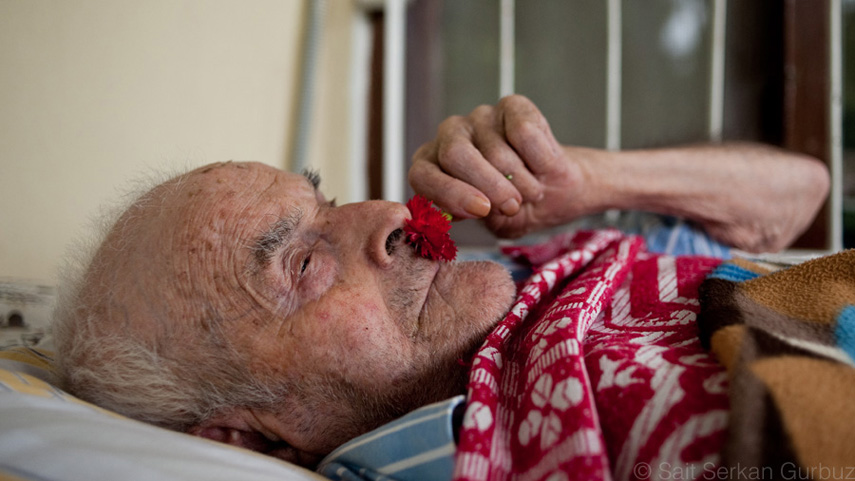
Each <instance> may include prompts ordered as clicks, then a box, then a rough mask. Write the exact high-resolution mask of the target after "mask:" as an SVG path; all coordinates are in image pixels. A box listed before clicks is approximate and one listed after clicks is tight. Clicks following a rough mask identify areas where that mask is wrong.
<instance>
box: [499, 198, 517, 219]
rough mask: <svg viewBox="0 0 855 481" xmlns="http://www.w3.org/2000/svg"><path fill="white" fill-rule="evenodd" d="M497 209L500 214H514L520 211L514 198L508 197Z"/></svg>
mask: <svg viewBox="0 0 855 481" xmlns="http://www.w3.org/2000/svg"><path fill="white" fill-rule="evenodd" d="M499 210H500V211H502V214H505V215H514V214H516V213H517V212H519V211H520V203H519V202H517V200H516V199H508V200H506V201H505V203H504V204H502V206H501V207H499Z"/></svg>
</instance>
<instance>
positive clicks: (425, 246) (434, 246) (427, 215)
mask: <svg viewBox="0 0 855 481" xmlns="http://www.w3.org/2000/svg"><path fill="white" fill-rule="evenodd" d="M407 208H408V209H410V213H411V214H412V217H413V218H412V219H408V220H407V221H406V222H405V223H404V235H405V237H406V240H407V243H408V244H410V245H411V246H413V247H414V248H415V249H416V252H417V253H418V254H419V255H420V256H422V257H424V258H427V259H431V260H443V261H451V260H454V258H455V257H457V246H456V245H454V241H453V240H451V236H449V235H448V231H449V230H451V222H450V221H449V219H448V218H447V217H446V216H445V215H444V214H443V213H442V212H440V211H439V209H437V208H435V207H434V205H433V202H431V201H429V200H427V199H425V198H424V197H422V196H420V195H417V196H415V197H413V198H412V199H410V200H409V201H408V202H407Z"/></svg>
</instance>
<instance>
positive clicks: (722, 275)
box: [709, 263, 760, 282]
mask: <svg viewBox="0 0 855 481" xmlns="http://www.w3.org/2000/svg"><path fill="white" fill-rule="evenodd" d="M709 277H711V278H716V279H724V280H726V281H733V282H745V281H748V280H751V279H755V278H757V277H760V274H758V273H756V272H752V271H749V270H748V269H744V268H742V267H739V266H738V265H736V264H729V263H724V264H721V265H719V266H718V267H716V268H715V270H714V271H713V272H712V274H710V275H709Z"/></svg>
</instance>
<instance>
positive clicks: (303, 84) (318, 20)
mask: <svg viewBox="0 0 855 481" xmlns="http://www.w3.org/2000/svg"><path fill="white" fill-rule="evenodd" d="M325 13H326V0H312V1H310V2H308V12H307V21H308V25H306V35H305V38H304V39H303V52H302V55H303V59H302V65H301V68H300V72H301V78H300V98H299V99H297V100H298V102H299V107H298V108H299V114H298V116H297V130H296V133H295V135H294V144H293V151H292V152H291V166H292V169H293V170H294V171H295V172H300V171H302V170H303V169H305V168H306V167H308V164H309V160H308V151H309V141H310V136H311V130H312V129H311V126H312V112H313V109H314V107H315V105H314V100H315V77H316V72H317V63H318V56H319V55H320V50H319V49H320V42H321V39H322V37H323V30H324V15H325Z"/></svg>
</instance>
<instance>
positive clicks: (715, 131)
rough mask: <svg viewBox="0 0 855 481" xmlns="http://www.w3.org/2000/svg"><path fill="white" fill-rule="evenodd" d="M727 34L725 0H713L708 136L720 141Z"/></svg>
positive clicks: (714, 140) (711, 139) (713, 140)
mask: <svg viewBox="0 0 855 481" xmlns="http://www.w3.org/2000/svg"><path fill="white" fill-rule="evenodd" d="M726 35H727V0H713V21H712V52H711V66H710V105H709V109H710V110H709V137H710V141H712V142H720V141H721V133H722V123H723V119H724V62H725V37H726Z"/></svg>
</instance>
